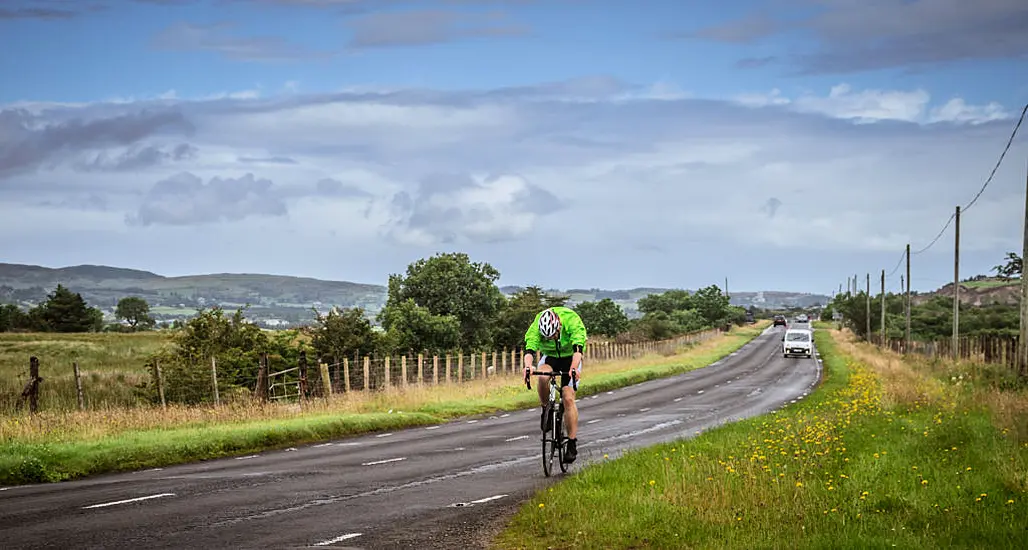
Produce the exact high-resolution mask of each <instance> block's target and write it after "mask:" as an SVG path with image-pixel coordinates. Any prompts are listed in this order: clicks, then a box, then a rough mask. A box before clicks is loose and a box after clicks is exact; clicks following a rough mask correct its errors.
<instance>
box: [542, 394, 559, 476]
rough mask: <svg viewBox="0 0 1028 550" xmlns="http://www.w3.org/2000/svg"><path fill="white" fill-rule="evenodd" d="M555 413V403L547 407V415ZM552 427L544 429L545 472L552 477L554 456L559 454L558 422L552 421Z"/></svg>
mask: <svg viewBox="0 0 1028 550" xmlns="http://www.w3.org/2000/svg"><path fill="white" fill-rule="evenodd" d="M553 413H554V410H553V405H552V404H551V405H549V406H547V407H546V415H547V416H551V418H552V415H553ZM549 424H550V429H549V430H546V431H543V438H542V439H543V473H544V474H546V477H550V474H551V473H553V457H554V455H556V454H557V448H558V446H557V428H558V426H557V423H556V422H550V423H549Z"/></svg>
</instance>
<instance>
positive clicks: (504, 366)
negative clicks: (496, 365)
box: [500, 346, 514, 374]
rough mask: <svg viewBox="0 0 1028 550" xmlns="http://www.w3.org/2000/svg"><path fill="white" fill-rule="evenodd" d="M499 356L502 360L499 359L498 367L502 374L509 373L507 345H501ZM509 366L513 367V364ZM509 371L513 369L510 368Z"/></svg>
mask: <svg viewBox="0 0 1028 550" xmlns="http://www.w3.org/2000/svg"><path fill="white" fill-rule="evenodd" d="M500 357H502V360H501V361H500V368H501V369H503V371H502V372H503V373H504V374H509V373H508V371H507V346H503V353H502V354H501V355H500ZM511 366H512V367H513V365H511ZM510 372H514V369H511V370H510Z"/></svg>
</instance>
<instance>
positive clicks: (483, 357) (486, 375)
mask: <svg viewBox="0 0 1028 550" xmlns="http://www.w3.org/2000/svg"><path fill="white" fill-rule="evenodd" d="M485 368H486V364H485V352H484V351H483V352H482V378H483V379H484V378H488V377H489V373H487V372H486V370H485Z"/></svg>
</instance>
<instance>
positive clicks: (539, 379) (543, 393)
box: [535, 353, 553, 409]
mask: <svg viewBox="0 0 1028 550" xmlns="http://www.w3.org/2000/svg"><path fill="white" fill-rule="evenodd" d="M547 359H548V357H546V355H544V354H542V353H540V354H539V364H538V365H536V368H535V370H540V371H544V372H552V371H553V369H552V368H551V367H550V365H548V364H546V360H547ZM535 386H536V389H537V390H538V391H539V404H540V405H542V407H543V409H546V405H547V404H548V403H549V402H550V377H549V376H543V375H539V376H536V377H535Z"/></svg>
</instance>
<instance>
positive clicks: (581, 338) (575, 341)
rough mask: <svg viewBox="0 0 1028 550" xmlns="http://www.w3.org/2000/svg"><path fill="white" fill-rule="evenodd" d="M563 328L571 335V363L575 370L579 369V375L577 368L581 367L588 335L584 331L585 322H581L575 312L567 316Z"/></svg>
mask: <svg viewBox="0 0 1028 550" xmlns="http://www.w3.org/2000/svg"><path fill="white" fill-rule="evenodd" d="M572 311H573V310H572ZM565 328H566V329H567V331H568V334H569V335H570V336H571V350H572V353H573V355H572V360H571V365H572V367H573V368H574V369H575V370H576V371H579V376H580V375H581V371H580V370H579V369H581V366H582V360H583V359H584V358H585V344H586V340H587V339H588V336H589V335H588V334H587V333H586V330H585V323H583V322H582V318H581V317H579V316H578V314H577V313H573V314H572V315H569V316H568V319H567V321H566V322H565Z"/></svg>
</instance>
